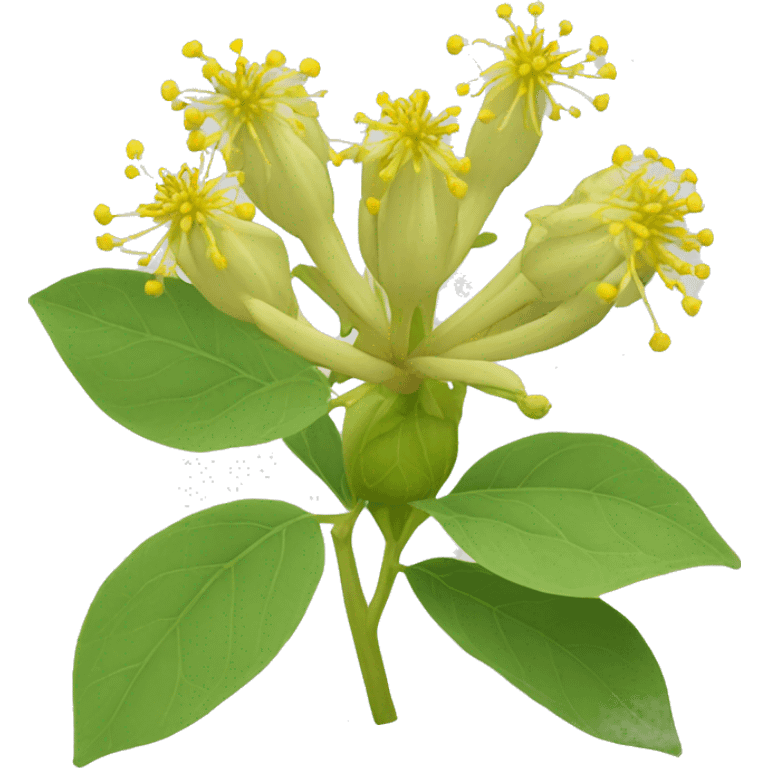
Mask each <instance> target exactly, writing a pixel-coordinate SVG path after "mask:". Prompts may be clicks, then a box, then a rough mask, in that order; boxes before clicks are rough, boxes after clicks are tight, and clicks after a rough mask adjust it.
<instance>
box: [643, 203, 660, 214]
mask: <svg viewBox="0 0 768 768" xmlns="http://www.w3.org/2000/svg"><path fill="white" fill-rule="evenodd" d="M663 208H664V206H663V205H662V204H661V203H646V204H645V205H643V206H641V208H640V210H641V211H644V212H645V213H659V212H660V211H661V210H662V209H663Z"/></svg>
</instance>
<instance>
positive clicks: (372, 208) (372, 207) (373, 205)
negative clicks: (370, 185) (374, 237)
mask: <svg viewBox="0 0 768 768" xmlns="http://www.w3.org/2000/svg"><path fill="white" fill-rule="evenodd" d="M365 207H366V208H367V209H368V213H370V214H371V215H374V216H375V215H376V214H377V213H378V212H379V208H380V207H381V201H380V200H377V199H376V198H375V197H369V198H368V199H367V200H366V201H365Z"/></svg>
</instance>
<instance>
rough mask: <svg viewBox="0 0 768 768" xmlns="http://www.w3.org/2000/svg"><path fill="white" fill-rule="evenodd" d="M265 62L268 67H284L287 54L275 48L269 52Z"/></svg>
mask: <svg viewBox="0 0 768 768" xmlns="http://www.w3.org/2000/svg"><path fill="white" fill-rule="evenodd" d="M265 64H266V65H267V66H268V67H282V66H283V64H285V56H284V55H283V53H282V51H278V50H276V49H273V50H271V51H270V52H269V53H268V54H267V58H266V59H265Z"/></svg>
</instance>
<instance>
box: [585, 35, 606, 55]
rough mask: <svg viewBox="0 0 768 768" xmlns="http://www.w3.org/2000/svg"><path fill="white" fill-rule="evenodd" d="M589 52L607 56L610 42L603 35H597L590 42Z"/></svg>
mask: <svg viewBox="0 0 768 768" xmlns="http://www.w3.org/2000/svg"><path fill="white" fill-rule="evenodd" d="M589 50H590V51H592V53H595V54H597V55H598V56H605V54H606V53H608V41H607V40H606V39H605V38H604V37H603V36H602V35H595V36H594V37H593V38H592V39H591V40H590V41H589Z"/></svg>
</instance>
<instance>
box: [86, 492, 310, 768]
mask: <svg viewBox="0 0 768 768" xmlns="http://www.w3.org/2000/svg"><path fill="white" fill-rule="evenodd" d="M324 557H325V554H324V548H323V536H322V533H321V531H320V524H319V523H318V522H317V520H316V519H315V518H314V517H312V516H311V515H309V514H308V513H306V512H305V511H304V510H302V509H299V507H296V506H294V505H292V504H287V503H286V502H284V501H263V500H261V499H244V500H240V501H234V502H230V503H228V504H220V505H218V506H215V507H211V508H210V509H205V510H203V511H202V512H197V513H195V514H193V515H189V516H188V517H185V518H183V519H182V520H179V522H177V523H174V524H173V525H171V526H169V527H168V528H165V529H164V530H162V531H160V533H157V534H155V535H154V536H152V538H150V539H147V541H145V542H144V543H143V544H141V545H140V546H139V547H137V548H136V549H135V550H134V551H133V552H132V553H131V554H130V555H129V556H128V557H127V558H126V559H125V560H124V561H123V562H122V563H121V564H120V565H119V566H118V567H117V568H116V569H115V570H114V571H113V572H112V573H111V574H110V575H109V576H108V577H107V580H106V581H105V582H104V583H103V584H102V585H101V587H100V589H99V591H98V592H97V593H96V597H95V598H94V599H93V602H92V603H91V607H90V608H89V609H88V614H87V616H86V617H85V621H84V622H83V627H82V629H81V630H80V637H79V638H78V640H77V649H76V651H75V667H74V673H73V693H74V714H75V759H74V763H75V765H77V766H82V765H87V764H88V763H90V762H92V761H94V760H96V759H98V758H99V757H103V756H104V755H108V754H111V753H113V752H119V751H121V750H123V749H130V748H131V747H136V746H139V745H141V744H149V743H150V742H153V741H159V740H160V739H165V738H167V737H168V736H170V735H171V734H174V733H177V732H178V731H180V730H182V729H183V728H186V727H187V726H188V725H191V724H192V723H194V722H195V721H197V720H199V719H200V718H202V717H204V716H205V715H207V714H208V713H209V712H210V711H211V710H213V709H214V708H215V707H217V706H218V705H219V704H221V702H222V701H224V700H225V699H226V698H228V697H229V696H231V695H232V694H233V693H235V691H237V690H239V689H240V688H242V687H243V686H244V685H245V684H246V683H247V682H248V681H249V680H251V679H253V678H254V677H255V676H256V675H258V674H259V672H261V671H262V670H263V669H264V667H266V666H267V664H269V662H270V661H272V659H273V658H274V657H275V656H276V655H277V653H278V651H279V650H280V649H281V648H282V647H283V645H285V643H286V642H287V641H288V639H289V638H290V637H291V635H292V634H293V632H294V630H295V629H296V627H297V626H298V624H299V622H300V621H301V619H302V617H303V616H304V613H305V612H306V610H307V606H308V605H309V602H310V600H311V599H312V596H313V594H314V592H315V589H316V588H317V585H318V583H319V581H320V577H321V575H322V572H323V563H324Z"/></svg>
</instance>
